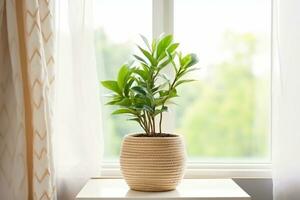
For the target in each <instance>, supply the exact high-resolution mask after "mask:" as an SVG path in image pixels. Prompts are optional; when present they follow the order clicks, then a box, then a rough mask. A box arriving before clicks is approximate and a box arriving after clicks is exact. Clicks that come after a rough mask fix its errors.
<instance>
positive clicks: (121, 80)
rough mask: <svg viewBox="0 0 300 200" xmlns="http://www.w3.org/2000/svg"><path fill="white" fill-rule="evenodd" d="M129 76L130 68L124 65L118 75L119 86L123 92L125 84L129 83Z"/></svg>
mask: <svg viewBox="0 0 300 200" xmlns="http://www.w3.org/2000/svg"><path fill="white" fill-rule="evenodd" d="M128 75H129V68H128V66H127V65H123V66H122V67H121V68H120V70H119V74H118V86H119V88H120V89H121V90H123V88H124V84H125V82H126V81H127V77H128Z"/></svg>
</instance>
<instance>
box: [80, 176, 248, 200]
mask: <svg viewBox="0 0 300 200" xmlns="http://www.w3.org/2000/svg"><path fill="white" fill-rule="evenodd" d="M76 199H78V200H97V199H102V200H103V199H107V200H116V199H118V200H120V199H129V200H130V199H131V200H132V199H134V200H138V199H174V200H175V199H199V200H204V199H205V200H250V199H251V197H250V196H249V195H248V194H247V193H246V192H245V191H244V190H242V189H241V188H240V187H239V186H238V185H237V184H236V183H235V182H234V181H233V180H231V179H184V180H182V182H181V184H180V185H179V186H178V187H177V189H176V190H173V191H169V192H138V191H133V190H130V189H129V188H128V186H127V185H126V183H125V181H124V180H123V179H90V180H89V181H88V182H87V183H86V185H85V186H84V187H83V188H82V190H81V191H80V192H79V194H78V195H77V197H76Z"/></svg>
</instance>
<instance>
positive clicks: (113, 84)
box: [101, 80, 122, 95]
mask: <svg viewBox="0 0 300 200" xmlns="http://www.w3.org/2000/svg"><path fill="white" fill-rule="evenodd" d="M101 84H102V85H103V86H104V87H105V88H107V89H109V90H111V91H113V92H116V93H118V94H120V95H122V90H121V89H120V88H119V85H118V82H117V81H110V80H109V81H101Z"/></svg>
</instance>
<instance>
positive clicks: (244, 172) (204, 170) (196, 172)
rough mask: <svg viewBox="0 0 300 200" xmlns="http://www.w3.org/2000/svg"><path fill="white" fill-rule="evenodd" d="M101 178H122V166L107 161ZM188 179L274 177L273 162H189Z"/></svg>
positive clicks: (186, 174) (186, 176)
mask: <svg viewBox="0 0 300 200" xmlns="http://www.w3.org/2000/svg"><path fill="white" fill-rule="evenodd" d="M100 177H101V178H103V177H104V178H122V174H121V171H120V167H119V165H118V164H116V163H105V164H104V165H103V166H102V168H101V175H100ZM184 178H186V179H199V178H208V179H210V178H233V179H234V178H236V179H254V178H255V179H257V178H258V179H268V178H272V165H271V164H187V168H186V171H185V176H184Z"/></svg>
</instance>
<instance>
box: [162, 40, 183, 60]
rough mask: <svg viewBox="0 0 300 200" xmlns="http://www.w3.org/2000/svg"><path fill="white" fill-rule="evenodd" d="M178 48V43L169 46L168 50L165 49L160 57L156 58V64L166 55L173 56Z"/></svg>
mask: <svg viewBox="0 0 300 200" xmlns="http://www.w3.org/2000/svg"><path fill="white" fill-rule="evenodd" d="M178 46H179V43H174V44H171V45H170V46H169V47H168V48H166V49H165V51H164V52H162V53H161V54H160V56H159V57H158V59H157V60H158V62H159V61H161V60H163V59H164V58H165V57H166V55H167V54H173V52H174V51H175V49H176V48H177V47H178ZM173 59H174V58H173Z"/></svg>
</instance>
